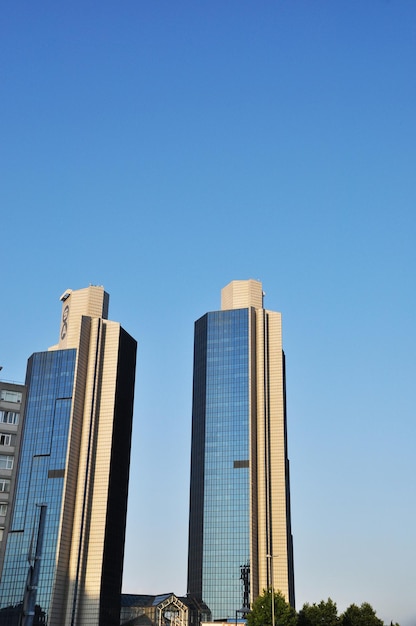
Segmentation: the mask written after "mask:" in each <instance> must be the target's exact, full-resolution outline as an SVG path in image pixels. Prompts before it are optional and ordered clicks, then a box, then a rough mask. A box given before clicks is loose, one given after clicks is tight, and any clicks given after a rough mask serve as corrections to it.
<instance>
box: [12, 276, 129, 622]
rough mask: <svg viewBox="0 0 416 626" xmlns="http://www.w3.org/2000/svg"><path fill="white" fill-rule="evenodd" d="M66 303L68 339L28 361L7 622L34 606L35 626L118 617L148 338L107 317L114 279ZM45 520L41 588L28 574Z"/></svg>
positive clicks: (63, 332) (62, 335)
mask: <svg viewBox="0 0 416 626" xmlns="http://www.w3.org/2000/svg"><path fill="white" fill-rule="evenodd" d="M61 301H62V314H61V321H60V331H59V342H58V344H57V345H56V346H53V347H52V348H50V349H49V350H48V351H47V352H40V353H35V354H33V355H32V356H31V357H30V359H29V361H28V367H27V374H26V386H27V390H28V391H27V401H26V411H25V424H24V433H23V437H22V444H21V452H20V459H19V468H18V477H17V485H16V495H15V504H14V511H13V517H12V521H11V527H10V531H9V535H8V540H7V546H6V555H5V561H4V568H3V575H2V580H1V583H0V607H1V610H0V624H2V625H3V624H7V625H8V624H15V623H17V622H16V621H14V620H16V619H17V615H18V613H19V612H20V613H21V612H23V614H25V615H26V616H28V615H30V613H31V612H32V613H33V611H34V612H35V617H34V622H33V623H34V625H36V624H47V625H48V626H116V625H117V626H118V624H119V619H120V594H121V579H122V568H123V556H124V537H125V521H126V510H127V488H128V478H129V462H130V442H131V427H132V414H133V394H134V391H133V390H134V379H135V362H136V341H135V340H134V339H133V338H132V337H130V336H129V335H128V334H127V333H126V332H125V331H124V330H123V329H122V328H121V326H120V324H118V323H116V322H112V321H109V320H108V319H107V314H108V303H109V296H108V294H107V293H106V292H105V291H104V289H103V288H102V287H96V286H91V287H88V288H86V289H81V290H78V291H71V290H67V291H66V292H65V293H64V294H63V295H62V297H61ZM41 519H42V520H43V522H44V532H43V548H42V554H41V556H42V558H41V560H40V561H39V563H40V569H39V581H38V583H37V584H36V585H29V587H30V586H37V594H36V598H35V596H34V594H33V591H32V592H31V591H30V589H29V590H28V586H27V585H26V580H27V577H28V568H29V563H30V564H31V566H32V574H33V568H35V570H36V566H37V565H38V564H39V563H38V561H37V560H36V559H35V557H34V555H35V549H36V545H37V540H38V537H39V535H40V531H39V529H40V526H42V525H41V524H40V520H41ZM28 561H29V563H28ZM25 590H26V591H25ZM35 605H36V606H35Z"/></svg>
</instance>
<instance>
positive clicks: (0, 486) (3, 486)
mask: <svg viewBox="0 0 416 626" xmlns="http://www.w3.org/2000/svg"><path fill="white" fill-rule="evenodd" d="M9 491H10V480H8V479H7V478H0V492H3V493H8V492H9Z"/></svg>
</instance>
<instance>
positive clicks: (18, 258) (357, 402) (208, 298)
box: [0, 0, 416, 626]
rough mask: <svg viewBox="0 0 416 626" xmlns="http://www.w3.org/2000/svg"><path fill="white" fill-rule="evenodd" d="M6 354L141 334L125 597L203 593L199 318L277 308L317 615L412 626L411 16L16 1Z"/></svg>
mask: <svg viewBox="0 0 416 626" xmlns="http://www.w3.org/2000/svg"><path fill="white" fill-rule="evenodd" d="M0 63H1V67H0V71H1V75H0V76H1V78H0V89H1V97H0V125H1V133H0V138H1V139H0V158H1V170H0V171H1V184H0V206H1V233H2V241H3V256H2V263H1V282H2V293H3V297H2V306H1V308H0V348H1V351H0V358H1V364H2V365H3V367H4V369H3V371H2V376H3V377H4V378H5V379H12V380H18V381H22V380H23V379H24V375H25V368H26V360H27V358H28V356H29V355H30V354H31V353H32V352H35V351H40V350H44V349H46V348H47V347H49V346H50V345H53V344H54V343H56V341H57V338H58V328H59V316H60V303H59V299H58V298H59V296H60V294H61V293H62V292H63V291H64V290H65V289H67V288H72V289H79V288H82V287H85V286H87V285H88V284H90V283H93V284H102V285H104V286H105V288H106V289H107V291H108V292H109V293H110V294H111V300H110V318H111V319H115V320H117V321H120V322H121V323H122V324H123V326H124V327H125V328H126V329H127V330H128V331H129V332H130V333H131V334H132V335H133V336H134V337H136V338H137V339H138V341H139V361H138V370H137V389H136V402H135V428H134V441H133V450H132V466H131V470H132V475H131V489H130V499H129V519H128V529H127V544H126V561H125V575H124V591H126V592H132V593H161V592H166V591H173V592H175V593H176V594H178V595H180V594H184V593H185V592H186V559H187V532H188V528H187V524H188V492H189V461H190V427H191V394H192V356H193V355H192V350H193V323H194V321H195V320H196V319H197V318H198V317H200V316H201V315H203V314H204V313H205V312H206V311H209V310H215V309H218V308H219V305H220V290H221V288H222V287H223V286H224V285H226V284H227V283H228V282H229V281H230V280H232V279H246V278H256V279H260V280H262V282H263V287H264V290H265V291H266V294H267V296H266V300H265V305H266V306H267V308H270V309H273V310H278V311H281V312H282V313H283V324H284V326H283V332H284V344H285V350H286V355H287V384H288V419H289V455H290V460H291V488H292V516H293V533H294V548H295V568H296V569H295V580H296V595H297V607H298V608H301V606H302V604H303V603H304V602H310V603H312V602H319V601H320V600H321V599H326V598H327V597H328V596H330V597H332V598H333V600H334V601H335V602H337V604H338V607H339V609H340V611H341V610H344V609H345V607H346V606H347V605H349V604H351V603H352V602H355V603H357V604H360V603H362V602H363V601H368V602H370V603H371V604H372V605H373V606H374V608H375V609H376V610H377V613H378V615H379V616H380V617H381V618H382V619H383V620H385V622H387V623H390V620H394V621H399V622H400V623H401V624H402V626H414V624H415V619H416V608H415V600H414V594H415V582H416V580H415V579H416V577H415V565H414V564H415V559H416V532H415V529H416V501H415V482H416V480H415V476H416V454H415V438H416V420H415V380H416V371H415V370H416V363H415V361H416V359H415V354H416V345H415V344H416V332H415V322H414V320H415V308H416V297H415V264H416V263H415V262H416V258H415V257H416V252H415V248H416V246H415V241H416V232H415V231H416V211H415V208H416V191H415V163H416V159H415V157H416V154H415V153H416V122H415V105H416V79H415V76H416V71H415V67H416V3H415V2H414V0H394V1H388V0H372V1H370V0H368V1H362V0H336V1H330V0H303V1H302V0H259V1H258V2H253V1H246V0H221V1H220V0H201V1H195V0H193V1H191V0H188V1H184V0H174V1H172V0H152V1H151V0H124V1H123V2H110V1H108V0H100V2H98V1H94V2H91V1H88V0H87V1H83V2H80V1H79V0H73V1H72V2H67V3H63V2H56V0H54V1H52V0H42V2H33V1H32V0H30V1H29V0H27V1H19V0H15V1H13V2H12V1H11V0H5V1H4V2H3V3H2V6H1V16H0Z"/></svg>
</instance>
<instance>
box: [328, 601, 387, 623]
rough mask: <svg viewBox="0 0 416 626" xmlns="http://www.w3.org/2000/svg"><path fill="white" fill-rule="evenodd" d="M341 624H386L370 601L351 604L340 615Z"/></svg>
mask: <svg viewBox="0 0 416 626" xmlns="http://www.w3.org/2000/svg"><path fill="white" fill-rule="evenodd" d="M339 620H340V626H384V625H383V621H382V620H381V619H379V618H378V617H377V616H376V612H375V610H374V609H373V607H372V606H371V604H368V602H363V604H362V605H361V606H357V605H356V604H351V606H349V607H348V608H347V609H346V610H345V612H344V613H343V614H342V615H341V616H340V618H339Z"/></svg>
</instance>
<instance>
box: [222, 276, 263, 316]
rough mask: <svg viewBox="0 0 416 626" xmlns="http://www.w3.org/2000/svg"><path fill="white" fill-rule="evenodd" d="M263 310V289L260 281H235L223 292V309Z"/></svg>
mask: <svg viewBox="0 0 416 626" xmlns="http://www.w3.org/2000/svg"><path fill="white" fill-rule="evenodd" d="M251 306H252V307H254V308H255V309H261V308H263V288H262V284H261V282H259V281H258V280H253V279H250V280H233V281H231V283H229V284H228V285H227V286H226V287H224V288H223V289H222V290H221V309H222V310H223V311H229V310H230V309H246V308H247V307H251Z"/></svg>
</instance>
